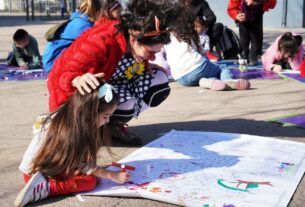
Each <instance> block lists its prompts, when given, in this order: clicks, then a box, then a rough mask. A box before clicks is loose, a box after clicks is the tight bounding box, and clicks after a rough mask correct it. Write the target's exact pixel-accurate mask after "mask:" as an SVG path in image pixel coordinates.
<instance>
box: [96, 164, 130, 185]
mask: <svg viewBox="0 0 305 207" xmlns="http://www.w3.org/2000/svg"><path fill="white" fill-rule="evenodd" d="M92 175H94V176H96V177H99V178H104V179H109V180H112V181H114V182H117V183H125V182H127V181H129V179H130V174H129V172H115V171H110V170H106V169H102V168H101V167H97V169H96V170H95V171H93V172H92Z"/></svg>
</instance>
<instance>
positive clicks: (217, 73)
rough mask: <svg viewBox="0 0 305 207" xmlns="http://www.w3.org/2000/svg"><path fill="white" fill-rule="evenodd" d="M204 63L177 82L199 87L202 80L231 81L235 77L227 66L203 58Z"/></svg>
mask: <svg viewBox="0 0 305 207" xmlns="http://www.w3.org/2000/svg"><path fill="white" fill-rule="evenodd" d="M203 60H204V61H203V63H202V64H201V65H200V66H199V67H198V68H196V69H195V70H193V71H192V72H190V73H188V74H186V75H184V76H182V77H181V78H179V79H177V82H178V83H180V84H181V85H184V86H198V85H199V80H200V79H201V78H209V79H220V80H231V79H233V75H232V73H231V71H230V70H229V69H228V68H227V67H226V66H225V65H217V64H215V63H212V62H211V61H210V60H209V59H207V58H206V57H203Z"/></svg>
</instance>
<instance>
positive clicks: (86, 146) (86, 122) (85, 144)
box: [31, 83, 119, 179]
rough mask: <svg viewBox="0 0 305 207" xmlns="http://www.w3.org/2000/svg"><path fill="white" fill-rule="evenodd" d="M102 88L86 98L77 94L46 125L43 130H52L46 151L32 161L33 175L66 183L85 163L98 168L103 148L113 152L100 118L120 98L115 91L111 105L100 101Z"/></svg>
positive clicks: (40, 152) (101, 99)
mask: <svg viewBox="0 0 305 207" xmlns="http://www.w3.org/2000/svg"><path fill="white" fill-rule="evenodd" d="M102 86H103V83H101V84H100V86H99V87H98V89H96V90H94V91H93V92H92V93H89V94H86V95H81V94H80V93H79V92H78V91H76V92H75V93H74V95H73V96H72V97H70V99H69V100H68V101H67V102H66V103H65V104H63V105H62V106H61V107H60V108H59V109H58V110H57V111H55V112H52V113H51V114H50V115H49V116H48V118H47V119H46V120H45V121H44V122H43V126H42V127H46V126H47V125H49V126H48V130H47V134H46V135H45V138H44V141H43V144H42V145H41V146H42V147H41V148H40V149H39V151H38V152H37V155H36V156H35V158H34V159H33V161H32V168H31V174H33V173H35V172H41V173H42V174H43V175H44V176H46V177H50V178H57V179H66V178H69V177H70V176H73V175H74V174H75V173H76V172H78V171H79V167H80V164H81V163H86V164H89V165H90V166H95V165H96V161H97V153H98V150H99V149H100V147H101V146H103V145H105V146H107V150H108V152H110V149H109V146H110V138H109V136H104V135H105V131H106V130H107V129H106V128H105V126H102V127H100V128H99V127H98V115H99V113H101V112H104V111H106V110H107V109H109V108H110V107H113V106H114V105H117V104H118V101H119V97H118V95H117V94H115V92H114V91H113V98H112V100H111V101H110V102H109V103H107V102H106V100H105V97H101V98H99V96H98V94H99V88H100V87H102ZM42 129H44V128H42ZM101 136H102V137H101ZM110 153H111V152H110Z"/></svg>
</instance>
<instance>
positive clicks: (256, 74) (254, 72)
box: [231, 69, 282, 80]
mask: <svg viewBox="0 0 305 207" xmlns="http://www.w3.org/2000/svg"><path fill="white" fill-rule="evenodd" d="M231 72H232V74H233V77H234V79H240V78H242V79H247V80H251V79H266V80H269V79H272V80H277V79H282V78H281V77H280V76H279V75H278V74H276V73H274V72H272V71H268V70H263V69H251V70H250V69H249V70H246V71H244V72H240V71H239V70H238V69H232V70H231Z"/></svg>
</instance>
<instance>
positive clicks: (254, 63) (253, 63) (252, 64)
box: [248, 60, 257, 66]
mask: <svg viewBox="0 0 305 207" xmlns="http://www.w3.org/2000/svg"><path fill="white" fill-rule="evenodd" d="M248 65H249V66H256V65H257V61H256V60H250V61H249V64H248Z"/></svg>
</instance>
